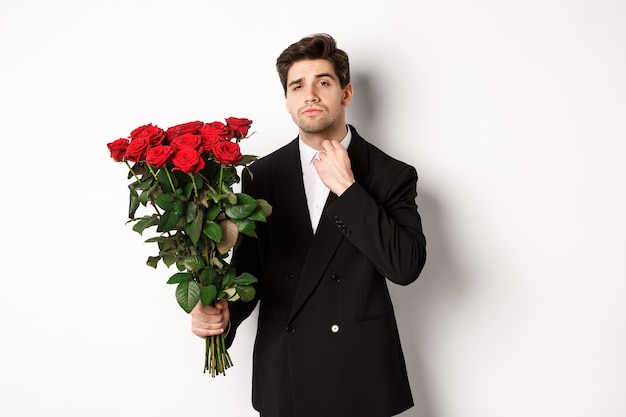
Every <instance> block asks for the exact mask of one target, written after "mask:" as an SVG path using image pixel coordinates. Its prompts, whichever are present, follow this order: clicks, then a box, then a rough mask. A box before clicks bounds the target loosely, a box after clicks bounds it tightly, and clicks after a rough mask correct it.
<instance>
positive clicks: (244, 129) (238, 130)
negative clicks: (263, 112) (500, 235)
mask: <svg viewBox="0 0 626 417" xmlns="http://www.w3.org/2000/svg"><path fill="white" fill-rule="evenodd" d="M226 123H227V124H228V126H229V127H230V129H231V130H232V131H233V132H234V135H235V137H236V138H239V139H241V138H245V137H246V135H247V134H248V130H250V126H251V125H252V120H250V119H244V118H239V117H229V118H227V119H226Z"/></svg>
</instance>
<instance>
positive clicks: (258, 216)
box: [248, 205, 267, 222]
mask: <svg viewBox="0 0 626 417" xmlns="http://www.w3.org/2000/svg"><path fill="white" fill-rule="evenodd" d="M248 219H249V220H252V221H255V222H266V221H267V218H266V216H265V210H263V207H261V205H258V206H257V208H256V209H255V210H254V211H253V212H252V214H251V215H249V216H248Z"/></svg>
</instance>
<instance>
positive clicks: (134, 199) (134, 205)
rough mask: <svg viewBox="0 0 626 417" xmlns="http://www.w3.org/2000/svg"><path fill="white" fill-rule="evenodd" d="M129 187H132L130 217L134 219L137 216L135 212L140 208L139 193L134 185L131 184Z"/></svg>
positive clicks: (129, 207)
mask: <svg viewBox="0 0 626 417" xmlns="http://www.w3.org/2000/svg"><path fill="white" fill-rule="evenodd" d="M128 188H129V189H130V197H129V206H128V218H130V219H132V218H134V217H135V212H136V211H137V209H138V208H139V194H137V190H135V188H133V187H132V186H130V185H129V186H128Z"/></svg>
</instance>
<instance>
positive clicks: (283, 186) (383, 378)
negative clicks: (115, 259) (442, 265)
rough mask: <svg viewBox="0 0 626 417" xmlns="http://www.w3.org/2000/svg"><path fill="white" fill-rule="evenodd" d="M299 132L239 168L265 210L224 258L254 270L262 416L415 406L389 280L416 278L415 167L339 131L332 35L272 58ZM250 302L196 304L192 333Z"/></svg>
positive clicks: (353, 414)
mask: <svg viewBox="0 0 626 417" xmlns="http://www.w3.org/2000/svg"><path fill="white" fill-rule="evenodd" d="M276 66H277V69H278V73H279V76H280V79H281V82H282V85H283V88H284V91H285V102H286V106H287V111H288V112H289V114H290V115H291V117H292V119H293V121H294V122H295V124H296V125H297V126H298V128H299V135H298V138H296V139H295V140H293V141H292V142H290V143H289V144H287V145H286V146H284V147H282V148H280V149H278V150H277V151H275V152H273V153H271V154H270V155H268V156H266V157H264V158H261V159H260V160H258V161H257V162H255V163H254V164H253V165H252V166H251V171H252V175H250V174H248V173H246V172H244V174H243V182H242V184H243V185H242V186H243V191H244V192H245V193H247V194H250V195H251V196H253V197H255V198H262V199H266V200H267V201H268V202H269V203H270V204H271V205H272V206H273V212H272V215H271V216H269V218H268V222H267V223H266V224H259V229H258V239H254V238H244V240H243V241H242V244H241V245H240V246H239V247H238V248H237V249H236V250H235V253H234V257H233V262H232V265H233V266H235V267H236V268H237V272H238V273H239V274H240V273H242V272H244V271H247V272H250V273H252V274H254V275H255V276H256V277H257V278H259V284H258V288H257V291H258V297H257V298H258V302H259V303H260V304H259V318H258V329H257V336H256V342H255V348H254V366H253V383H252V401H253V406H254V408H255V409H257V410H258V411H260V413H261V416H263V417H370V416H371V417H384V416H392V415H395V414H399V413H401V412H402V411H404V410H406V409H408V408H410V407H411V406H413V400H412V396H411V391H410V387H409V382H408V378H407V372H406V367H405V362H404V356H403V353H402V348H401V346H400V339H399V335H398V330H397V325H396V320H395V317H394V311H393V306H392V303H391V299H390V296H389V292H388V289H387V282H386V279H388V280H390V281H392V282H394V283H396V284H400V285H407V284H410V283H411V282H413V281H415V280H416V279H417V277H418V275H419V274H420V272H421V270H422V268H423V266H424V262H425V259H426V250H425V247H426V241H425V238H424V235H423V233H422V226H421V220H420V216H419V214H418V212H417V206H416V204H415V198H416V195H417V194H416V185H417V174H416V171H415V169H414V168H413V167H411V166H409V165H407V164H405V163H403V162H400V161H397V160H395V159H392V158H391V157H389V156H387V155H386V154H384V153H383V152H382V151H380V150H379V149H377V148H375V147H374V146H372V145H371V144H369V143H368V142H366V141H365V140H364V139H363V138H362V137H361V136H360V135H359V134H358V133H357V131H356V130H355V128H354V127H352V126H348V125H346V120H345V108H346V107H347V106H348V104H349V103H350V100H351V99H352V94H353V86H352V84H350V69H349V62H348V56H347V55H346V53H345V52H344V51H342V50H340V49H337V47H336V43H335V40H334V39H333V38H332V37H331V36H329V35H326V34H319V35H313V36H309V37H305V38H303V39H302V40H300V41H299V42H296V43H294V44H293V45H291V46H289V47H288V48H287V49H285V51H283V53H282V54H281V55H280V56H279V57H278V59H277V63H276ZM255 306H256V302H250V303H243V302H237V303H233V304H232V305H228V304H227V303H226V302H225V301H221V302H219V303H218V304H217V305H216V306H215V307H213V306H204V307H203V306H201V305H198V306H197V307H196V308H195V309H194V311H193V312H192V331H193V332H194V333H195V334H196V335H198V336H200V337H206V336H209V335H214V334H220V333H222V332H224V331H225V330H227V343H228V344H230V343H232V341H233V339H234V337H235V333H236V330H237V326H238V325H239V324H240V323H241V322H242V321H243V320H244V319H245V318H246V317H248V316H249V315H250V314H251V312H252V311H253V309H254V308H255Z"/></svg>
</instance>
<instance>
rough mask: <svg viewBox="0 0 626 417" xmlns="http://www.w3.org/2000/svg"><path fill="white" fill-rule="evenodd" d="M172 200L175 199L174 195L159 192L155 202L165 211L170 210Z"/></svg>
mask: <svg viewBox="0 0 626 417" xmlns="http://www.w3.org/2000/svg"><path fill="white" fill-rule="evenodd" d="M174 200H176V197H174V196H173V195H171V194H161V195H160V196H158V197H157V198H156V200H155V203H156V205H157V206H159V207H160V208H162V209H163V210H166V211H167V210H171V209H172V207H173V206H174Z"/></svg>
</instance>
